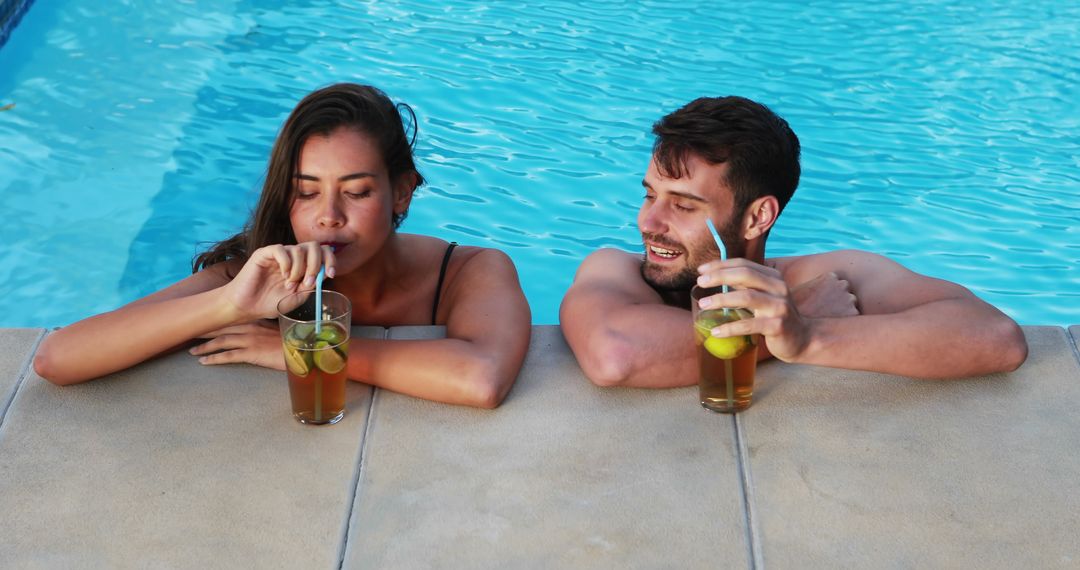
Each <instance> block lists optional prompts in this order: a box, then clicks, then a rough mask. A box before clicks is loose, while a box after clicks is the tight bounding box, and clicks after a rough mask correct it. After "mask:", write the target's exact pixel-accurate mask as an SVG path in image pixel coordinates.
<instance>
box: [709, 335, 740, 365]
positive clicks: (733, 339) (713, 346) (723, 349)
mask: <svg viewBox="0 0 1080 570" xmlns="http://www.w3.org/2000/svg"><path fill="white" fill-rule="evenodd" d="M748 348H750V340H749V339H748V338H747V337H746V336H745V335H740V336H729V337H727V338H716V337H713V336H710V337H709V338H707V339H705V350H707V351H709V354H711V355H713V356H715V357H717V358H719V359H720V360H731V359H732V358H735V357H736V356H739V355H740V354H742V353H744V352H746V349H748Z"/></svg>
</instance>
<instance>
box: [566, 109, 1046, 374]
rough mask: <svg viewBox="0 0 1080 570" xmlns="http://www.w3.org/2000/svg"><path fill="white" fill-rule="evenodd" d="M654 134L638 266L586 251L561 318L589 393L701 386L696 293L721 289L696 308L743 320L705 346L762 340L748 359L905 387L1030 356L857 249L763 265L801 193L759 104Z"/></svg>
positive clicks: (914, 278)
mask: <svg viewBox="0 0 1080 570" xmlns="http://www.w3.org/2000/svg"><path fill="white" fill-rule="evenodd" d="M653 133H654V134H655V135H656V141H655V143H654V146H653V154H652V160H651V161H650V163H649V166H648V170H647V172H646V174H645V179H644V180H643V181H642V185H643V186H644V187H645V198H644V202H643V203H642V205H641V210H640V211H639V212H638V218H637V222H638V229H639V230H640V231H641V235H642V240H643V241H644V244H645V255H644V257H642V256H641V255H640V254H631V253H628V252H624V251H619V250H614V249H602V250H599V251H596V252H594V253H592V254H591V255H589V256H588V257H587V258H586V259H585V261H584V262H582V264H581V267H580V268H579V269H578V272H577V275H576V276H575V278H574V283H573V285H572V286H571V287H570V290H569V291H568V292H567V294H566V297H565V298H564V299H563V303H562V307H561V309H560V320H561V325H562V329H563V333H564V335H565V336H566V340H567V342H568V343H569V344H570V348H571V349H573V351H574V354H575V355H576V356H577V359H578V362H579V363H580V364H581V367H582V369H583V370H584V372H585V374H586V376H588V377H589V379H590V380H592V381H593V382H594V383H595V384H597V385H600V386H614V385H621V386H636V387H651V388H665V387H673V386H687V385H692V384H695V383H697V361H696V355H695V349H694V339H693V328H692V327H691V323H690V310H689V309H690V297H689V292H690V288H691V287H692V286H693V285H694V284H699V285H702V286H707V287H714V286H718V285H721V284H726V285H729V286H730V290H729V292H728V293H723V294H717V295H713V296H711V297H707V298H705V299H703V300H702V303H701V304H702V306H711V307H721V306H724V307H745V308H747V309H750V310H751V311H752V312H753V313H754V318H752V319H745V320H741V321H736V322H733V323H727V324H724V325H721V326H719V327H717V328H715V329H713V334H714V336H718V337H725V336H733V335H744V334H753V333H758V334H761V335H762V339H763V340H764V343H762V344H761V345H759V358H768V357H770V356H775V357H776V358H779V359H780V360H783V361H785V362H796V363H804V364H814V365H820V366H830V367H836V368H849V369H855V370H870V371H876V372H883V373H888V374H898V375H904V376H911V377H916V378H954V377H962V376H974V375H982V374H988V373H993V372H1002V371H1011V370H1015V369H1016V368H1017V367H1019V366H1020V365H1021V364H1022V363H1023V362H1024V360H1025V359H1026V358H1027V342H1026V341H1025V339H1024V334H1023V332H1022V331H1021V329H1020V327H1018V326H1017V325H1016V323H1015V322H1013V321H1012V320H1011V319H1009V318H1008V317H1006V316H1005V315H1004V314H1002V313H1001V312H1000V311H998V310H997V309H995V308H994V307H992V306H990V305H988V304H986V303H984V302H983V301H981V300H979V299H978V298H976V297H975V296H974V295H973V294H972V293H971V292H970V291H968V290H967V289H965V288H963V287H961V286H959V285H956V284H954V283H950V282H947V281H942V280H939V279H933V278H930V277H926V276H923V275H919V274H916V273H913V272H911V271H909V270H907V269H905V268H904V267H902V266H900V265H899V264H897V263H894V262H893V261H891V260H889V259H887V258H885V257H882V256H879V255H875V254H872V253H868V252H863V251H854V250H847V251H834V252H828V253H821V254H816V255H806V256H796V257H784V258H773V259H767V258H766V257H765V240H766V238H767V237H768V235H769V231H770V229H771V228H772V226H773V224H774V223H776V219H777V217H778V216H779V215H780V212H781V211H782V210H783V209H784V206H785V205H786V204H787V202H788V200H789V199H790V198H791V195H792V194H793V193H794V192H795V187H796V186H797V185H798V182H799V148H800V147H799V140H798V138H797V137H796V136H795V134H794V133H793V132H792V131H791V129H790V128H789V127H788V124H787V122H786V121H784V120H783V119H781V118H780V117H778V116H776V115H775V114H774V113H773V112H772V111H770V110H769V109H768V108H767V107H765V106H764V105H761V104H758V103H755V102H753V101H750V100H748V99H744V98H741V97H724V98H719V99H717V98H701V99H697V100H695V101H693V102H691V103H690V104H688V105H686V106H685V107H683V108H682V109H679V110H678V111H675V112H674V113H672V114H670V115H668V116H666V117H664V118H663V119H661V120H660V121H659V122H658V123H656V124H655V125H654V126H653ZM706 218H709V219H711V220H712V222H713V224H715V226H716V228H717V229H718V231H719V233H720V234H721V237H722V238H723V241H724V245H725V247H726V249H727V252H728V254H729V259H728V260H726V261H720V253H719V248H718V247H717V246H716V243H715V241H714V240H713V238H712V237H711V235H710V233H709V231H708V228H707V226H706V224H705V220H706Z"/></svg>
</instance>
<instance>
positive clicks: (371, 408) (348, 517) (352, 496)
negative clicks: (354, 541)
mask: <svg viewBox="0 0 1080 570" xmlns="http://www.w3.org/2000/svg"><path fill="white" fill-rule="evenodd" d="M380 391H381V390H380V389H379V387H378V386H372V387H371V400H370V401H369V402H368V409H367V418H366V419H365V421H364V435H363V436H361V438H360V459H359V461H357V462H356V473H355V474H354V475H353V481H352V489H350V493H349V510H348V512H347V513H346V514H345V524H344V525H343V529H342V534H341V550H340V551H338V564H337V568H338V570H341V568H342V566H344V565H345V555H346V553H347V552H348V550H349V532H350V531H351V530H352V519H353V514H354V512H355V511H356V497H357V495H359V494H360V480H361V479H363V477H364V459H366V458H367V446H368V436H369V435H371V418H372V416H373V415H374V413H375V399H376V398H378V397H379V392H380Z"/></svg>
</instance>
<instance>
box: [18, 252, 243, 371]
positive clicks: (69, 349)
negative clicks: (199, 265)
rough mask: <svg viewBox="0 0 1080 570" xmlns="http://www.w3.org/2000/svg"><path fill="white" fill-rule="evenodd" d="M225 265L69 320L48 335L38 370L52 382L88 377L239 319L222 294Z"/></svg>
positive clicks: (37, 356) (38, 355)
mask: <svg viewBox="0 0 1080 570" xmlns="http://www.w3.org/2000/svg"><path fill="white" fill-rule="evenodd" d="M223 269H224V268H223V267H221V266H220V265H218V266H214V267H211V268H209V269H206V270H204V271H200V272H199V273H196V274H195V275H192V276H190V277H187V278H186V279H183V280H182V281H179V282H177V283H175V284H173V285H172V286H170V287H167V288H165V289H162V290H161V291H158V292H156V293H153V294H151V295H148V296H147V297H144V298H142V299H139V300H137V301H134V302H132V303H130V304H128V305H125V306H123V307H121V308H119V309H116V310H115V311H110V312H108V313H103V314H100V315H96V316H93V317H90V318H88V319H84V320H82V321H79V322H76V323H73V324H71V325H68V326H66V327H64V328H62V329H59V330H57V331H54V332H52V333H50V334H49V335H48V336H46V337H45V340H43V341H42V343H41V346H40V347H38V350H37V353H36V354H35V355H34V371H35V372H37V374H38V375H39V376H41V377H42V378H44V379H46V380H48V381H49V382H52V383H53V384H59V385H66V384H75V383H78V382H84V381H86V380H91V379H93V378H98V377H100V376H104V375H106V374H109V373H111V372H116V371H118V370H123V369H125V368H128V367H130V366H134V365H135V364H138V363H140V362H143V361H144V360H148V359H150V358H152V357H154V356H156V355H158V354H161V353H163V352H167V351H169V350H170V349H173V348H175V347H177V346H178V345H181V344H183V343H184V342H187V341H189V340H191V339H192V338H195V337H197V336H198V335H200V334H202V333H204V332H207V331H209V330H213V329H214V328H218V327H221V326H224V325H225V324H227V323H228V322H230V321H231V320H233V319H235V317H236V316H235V310H234V308H233V307H232V306H231V305H230V304H229V303H228V302H227V301H226V300H225V298H224V297H223V295H222V290H221V286H222V285H223V284H224V283H227V282H228V280H227V278H226V277H225V276H224V271H223Z"/></svg>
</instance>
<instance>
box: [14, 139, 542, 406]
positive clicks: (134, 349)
mask: <svg viewBox="0 0 1080 570" xmlns="http://www.w3.org/2000/svg"><path fill="white" fill-rule="evenodd" d="M411 176H412V175H411V174H408V175H404V176H403V177H402V178H401V179H399V180H396V181H391V180H390V179H389V176H388V174H387V171H386V166H385V164H384V163H383V160H382V157H381V156H380V153H379V151H378V149H377V147H375V145H374V144H373V142H372V141H371V140H370V139H369V137H367V136H366V135H364V134H362V133H359V132H357V131H355V130H352V129H346V128H342V129H338V130H336V131H334V132H332V133H331V134H330V135H329V136H327V137H323V136H317V135H316V136H313V137H311V138H309V139H308V140H307V141H305V144H304V146H303V148H302V150H301V156H300V168H299V175H298V180H297V185H296V188H295V192H296V200H295V201H294V203H293V206H292V209H291V212H290V221H291V223H292V227H293V232H294V234H295V235H296V237H297V240H298V241H299V242H301V243H300V244H299V245H294V246H285V245H271V246H267V247H263V248H260V249H258V250H256V251H255V252H253V253H252V255H251V257H250V258H249V259H248V260H247V261H246V262H245V263H241V262H236V261H233V262H226V263H221V264H217V265H214V266H211V267H209V268H207V269H205V270H203V271H200V272H199V273H196V274H195V275H192V276H191V277H188V278H187V279H184V280H183V281H180V282H178V283H176V284H175V285H172V286H171V287H168V288H166V289H164V290H162V291H158V292H157V293H154V294H152V295H149V296H147V297H145V298H143V299H140V300H138V301H135V302H133V303H131V304H129V305H127V306H125V307H122V308H120V309H117V310H116V311H113V312H110V313H105V314H102V315H97V316H95V317H91V318H89V319H86V320H84V321H80V322H78V323H75V324H72V325H70V326H68V327H65V328H63V329H60V330H58V331H56V332H54V333H52V334H50V335H49V336H48V337H46V339H45V340H44V341H43V342H42V346H41V347H40V349H39V350H38V353H37V356H36V357H35V361H34V366H35V369H36V370H37V372H38V374H39V375H41V376H42V377H44V378H46V379H48V380H50V381H51V382H53V383H56V384H73V383H77V382H82V381H85V380H90V379H92V378H97V377H100V376H103V375H106V374H109V373H112V372H116V371H118V370H122V369H124V368H127V367H129V366H132V365H134V364H137V363H139V362H142V361H144V360H147V359H149V358H151V357H153V356H155V355H158V354H161V353H163V352H166V351H168V350H170V349H172V348H174V347H176V346H178V345H182V344H184V343H185V342H187V341H189V340H191V339H194V338H203V339H208V340H206V341H205V342H202V343H200V344H198V345H196V346H194V347H193V348H191V349H190V352H191V353H192V354H194V355H196V356H199V361H200V362H201V363H203V364H206V365H217V364H228V363H239V362H246V363H251V364H257V365H259V366H265V367H268V368H276V369H279V370H284V369H285V363H284V357H283V355H282V351H281V340H280V336H279V332H278V329H277V327H276V325H274V324H273V323H271V322H268V321H264V320H263V319H270V318H274V317H276V314H277V313H276V304H277V300H278V299H280V298H281V297H283V296H284V295H286V294H287V293H289V292H291V291H296V290H310V289H313V288H314V282H315V276H316V274H317V273H318V270H319V267H320V266H321V265H322V264H323V263H325V265H326V268H327V270H326V272H327V276H328V277H333V278H334V288H335V289H336V290H337V291H339V292H341V293H343V294H345V295H346V296H347V297H349V299H350V300H351V301H352V307H353V308H352V314H353V323H354V324H357V325H364V324H369V325H379V326H399V325H428V324H431V320H430V319H431V304H432V301H433V298H434V295H435V288H436V284H437V280H438V271H439V266H440V264H441V263H442V259H443V255H444V253H445V251H446V246H447V243H446V242H445V241H443V240H440V239H436V238H432V237H427V236H419V235H411V234H399V233H397V232H395V231H394V230H393V228H392V224H391V217H392V216H391V214H392V213H395V212H396V213H401V212H404V211H406V210H407V209H408V206H409V202H410V200H411V199H412V188H413V186H414V184H413V180H412V179H411ZM328 243H330V244H333V245H334V247H333V248H331V247H330V245H327V244H328ZM320 244H322V245H320ZM335 250H336V251H335ZM230 274H235V277H233V278H231V279H230V278H229V275H230ZM436 321H437V322H438V323H439V324H445V325H446V338H444V339H437V340H369V339H359V338H357V339H353V340H352V341H351V342H350V343H349V363H348V376H349V378H351V379H353V380H358V381H362V382H366V383H369V384H372V385H375V386H379V387H382V388H386V389H389V390H394V391H396V392H401V393H404V394H409V395H413V396H417V397H420V398H425V399H429V400H435V401H440V402H447V403H452V404H461V405H468V406H477V407H483V408H494V407H496V406H498V405H499V403H501V402H502V400H503V398H505V396H506V394H507V393H508V392H509V390H510V387H511V386H512V384H513V382H514V380H515V378H516V377H517V373H518V371H519V370H520V368H521V364H522V362H523V361H524V358H525V352H526V350H527V349H528V344H529V334H530V330H531V326H530V321H531V315H530V312H529V307H528V304H527V302H526V300H525V296H524V294H523V293H522V291H521V286H520V284H519V282H518V278H517V271H516V270H515V268H514V266H513V263H512V262H511V261H510V259H509V257H507V256H506V255H505V254H503V253H502V252H500V251H497V250H493V249H485V248H478V247H459V248H456V249H455V250H454V253H453V256H452V257H451V260H450V264H449V266H448V269H447V275H446V280H445V283H444V285H443V290H442V296H441V298H440V302H439V309H438V314H437V317H436ZM166 323H167V326H166V325H165V324H166Z"/></svg>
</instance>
